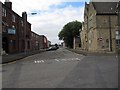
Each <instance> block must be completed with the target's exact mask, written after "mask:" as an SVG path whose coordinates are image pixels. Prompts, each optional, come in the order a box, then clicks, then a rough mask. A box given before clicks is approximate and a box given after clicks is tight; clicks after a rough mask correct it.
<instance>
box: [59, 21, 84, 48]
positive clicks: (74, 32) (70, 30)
mask: <svg viewBox="0 0 120 90" xmlns="http://www.w3.org/2000/svg"><path fill="white" fill-rule="evenodd" d="M81 28H82V23H81V22H78V21H77V20H76V21H72V22H69V23H67V24H66V25H64V27H63V29H62V30H61V31H60V32H59V34H58V37H59V39H60V40H63V41H64V42H65V44H66V46H67V47H69V48H73V38H74V37H76V36H79V35H80V34H79V30H81Z"/></svg>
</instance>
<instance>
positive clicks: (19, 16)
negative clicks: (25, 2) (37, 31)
mask: <svg viewBox="0 0 120 90" xmlns="http://www.w3.org/2000/svg"><path fill="white" fill-rule="evenodd" d="M0 2H1V1H0ZM1 3H2V2H1ZM2 5H3V6H4V7H5V8H7V9H8V10H10V11H12V12H13V13H14V14H15V15H17V16H18V17H19V18H21V19H22V20H23V18H22V17H21V16H20V15H19V14H17V13H16V12H15V11H13V10H12V9H9V8H8V7H6V6H5V4H4V3H2ZM27 23H29V24H30V25H31V23H30V22H28V21H27Z"/></svg>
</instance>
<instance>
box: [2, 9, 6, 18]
mask: <svg viewBox="0 0 120 90" xmlns="http://www.w3.org/2000/svg"><path fill="white" fill-rule="evenodd" d="M2 16H4V17H6V9H5V8H2Z"/></svg>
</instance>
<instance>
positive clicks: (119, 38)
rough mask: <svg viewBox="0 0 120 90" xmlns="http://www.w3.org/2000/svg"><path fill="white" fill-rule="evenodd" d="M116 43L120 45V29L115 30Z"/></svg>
mask: <svg viewBox="0 0 120 90" xmlns="http://www.w3.org/2000/svg"><path fill="white" fill-rule="evenodd" d="M116 44H117V45H120V31H116Z"/></svg>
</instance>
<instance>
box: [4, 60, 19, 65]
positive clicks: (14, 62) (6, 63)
mask: <svg viewBox="0 0 120 90" xmlns="http://www.w3.org/2000/svg"><path fill="white" fill-rule="evenodd" d="M16 62H17V61H12V62H9V63H5V64H2V66H5V65H9V64H13V63H16Z"/></svg>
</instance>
